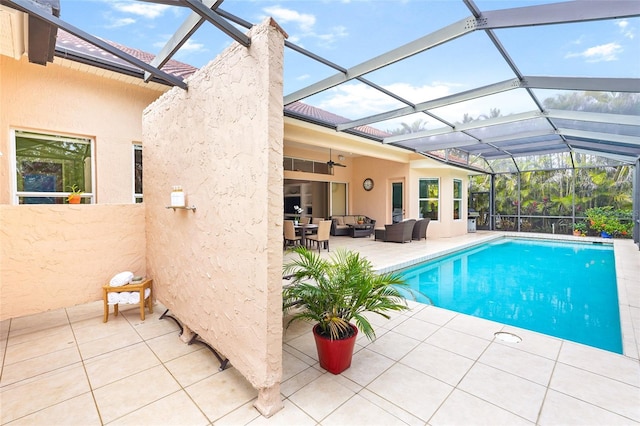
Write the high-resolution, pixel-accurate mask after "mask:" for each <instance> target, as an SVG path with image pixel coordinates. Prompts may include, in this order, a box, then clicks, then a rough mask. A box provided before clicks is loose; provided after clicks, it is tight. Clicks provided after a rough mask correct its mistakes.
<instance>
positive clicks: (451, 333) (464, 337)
mask: <svg viewBox="0 0 640 426" xmlns="http://www.w3.org/2000/svg"><path fill="white" fill-rule="evenodd" d="M424 342H425V343H429V344H431V345H434V346H438V347H439V348H442V349H446V350H448V351H450V352H455V353H457V354H458V355H462V356H464V357H467V358H469V359H473V360H476V359H478V357H479V356H480V355H481V354H482V352H484V351H485V349H486V348H487V347H488V346H489V344H490V343H491V342H490V341H489V340H485V339H480V338H479V337H473V336H471V335H469V334H465V333H461V332H459V331H456V330H451V329H449V328H446V327H443V328H441V329H439V330H438V331H436V332H435V333H433V334H432V335H431V336H429V337H428V338H427V339H426V340H425V341H424Z"/></svg>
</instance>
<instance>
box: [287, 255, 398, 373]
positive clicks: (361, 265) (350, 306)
mask: <svg viewBox="0 0 640 426" xmlns="http://www.w3.org/2000/svg"><path fill="white" fill-rule="evenodd" d="M294 251H295V252H296V253H297V255H298V256H297V258H294V259H293V260H292V261H290V262H289V263H287V264H286V265H285V266H284V267H283V271H284V275H285V276H291V277H292V278H293V280H292V282H291V285H289V286H287V287H285V288H284V289H283V292H282V297H283V310H284V313H285V314H289V315H290V318H289V319H288V322H287V327H288V326H289V325H290V324H291V323H292V322H294V321H297V320H306V321H313V322H315V323H316V324H315V326H314V327H313V334H314V338H315V342H316V348H317V351H318V358H319V361H320V366H321V367H322V368H324V369H325V370H327V371H329V372H330V373H333V374H340V373H341V372H342V371H344V370H346V369H347V368H349V367H350V366H351V358H352V356H353V350H354V347H355V340H356V336H357V334H358V330H360V331H362V332H363V333H364V335H365V336H367V338H368V339H369V340H374V339H375V331H374V330H373V327H372V326H371V323H370V322H369V320H368V319H367V317H366V316H365V315H364V314H365V313H367V312H370V313H375V314H378V315H381V316H383V317H385V318H387V319H388V318H390V317H389V314H388V312H389V311H403V310H406V309H408V306H407V303H406V300H405V298H404V297H403V296H402V294H401V293H400V291H399V290H398V288H400V287H406V286H407V284H406V283H405V282H404V280H403V279H402V278H401V277H400V276H399V275H396V274H392V273H385V274H378V273H376V272H375V271H374V270H373V267H372V264H371V262H370V261H369V260H367V259H366V258H363V257H360V254H359V253H357V252H352V251H347V250H344V249H339V250H337V251H336V252H334V253H333V254H332V255H331V256H330V258H328V259H325V258H322V257H321V256H320V255H319V254H316V253H315V252H313V251H309V250H307V249H306V248H305V247H296V248H295V249H294ZM353 322H355V324H353Z"/></svg>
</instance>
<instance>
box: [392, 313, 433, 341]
mask: <svg viewBox="0 0 640 426" xmlns="http://www.w3.org/2000/svg"><path fill="white" fill-rule="evenodd" d="M439 328H440V327H439V326H437V325H435V324H432V323H429V322H426V321H422V320H419V319H416V318H413V317H409V318H407V320H406V321H404V322H402V323H401V324H398V325H397V326H395V327H394V328H393V331H395V332H396V333H400V334H402V335H404V336H407V337H411V338H412V339H416V340H419V341H423V340H424V339H426V338H427V337H429V336H431V335H432V334H433V333H435V332H436V331H437V330H438V329H439Z"/></svg>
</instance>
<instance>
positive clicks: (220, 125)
mask: <svg viewBox="0 0 640 426" xmlns="http://www.w3.org/2000/svg"><path fill="white" fill-rule="evenodd" d="M250 35H251V39H252V42H251V47H250V48H248V49H247V48H245V47H242V46H240V45H237V44H234V45H232V46H231V47H230V48H228V49H227V50H226V51H225V52H223V53H222V54H221V55H220V56H219V57H218V58H217V59H216V60H214V61H213V62H211V63H209V64H208V65H206V66H205V67H203V68H202V69H201V70H200V71H199V72H197V73H196V74H194V75H193V76H192V77H190V78H189V80H188V85H189V90H188V91H184V90H181V89H178V88H174V89H172V90H171V91H170V92H168V93H167V94H165V95H164V96H162V97H161V98H160V99H159V100H158V101H156V102H154V103H153V104H152V105H150V106H149V108H147V109H146V110H145V114H144V117H143V134H144V143H145V176H144V187H145V204H146V207H147V240H148V246H147V263H148V267H149V271H150V275H151V276H152V277H153V278H154V283H155V290H156V295H157V297H158V299H159V300H160V301H161V302H162V303H163V304H165V306H167V307H168V308H169V309H170V310H171V312H172V313H173V314H174V315H175V316H176V317H177V318H179V319H180V321H181V322H182V323H183V324H185V325H186V326H187V327H188V328H190V329H191V330H192V331H194V332H196V333H198V334H199V335H200V336H201V338H203V339H204V340H205V341H207V342H208V343H210V344H211V345H212V346H213V347H215V348H216V349H218V350H219V351H220V352H221V353H222V354H224V355H225V356H226V357H228V358H229V359H230V360H231V363H232V364H233V366H234V367H235V368H237V369H238V370H239V371H240V372H241V373H242V374H243V375H244V376H245V377H246V378H247V379H248V380H249V381H250V382H251V383H252V384H253V386H254V387H256V388H257V389H259V390H260V393H259V401H258V403H257V404H260V400H261V398H263V399H264V398H269V396H268V395H271V396H272V397H273V400H272V401H270V402H269V404H271V405H272V406H271V407H267V408H266V410H269V409H279V408H280V407H281V402H280V396H279V382H280V378H281V375H282V362H281V361H282V295H281V291H282V288H281V283H282V278H281V277H282V260H283V258H282V224H281V218H282V208H283V201H282V193H283V192H282V185H283V181H282V175H283V169H282V149H283V148H282V144H283V142H282V141H283V122H282V119H283V118H282V108H283V104H282V99H283V98H282V65H283V49H284V39H283V34H282V33H281V32H280V31H279V30H278V29H277V28H276V27H275V26H274V24H272V25H269V24H267V23H263V24H261V25H259V26H256V27H254V28H253V29H252V30H251V32H250ZM173 185H181V186H182V187H183V189H184V191H185V193H186V198H187V204H188V205H194V206H195V207H196V208H197V210H196V211H195V212H192V211H188V210H177V211H173V210H172V209H167V208H166V206H167V205H169V201H170V192H171V187H172V186H173ZM260 408H262V409H263V410H264V409H265V407H264V406H263V407H259V409H260ZM263 412H264V411H263Z"/></svg>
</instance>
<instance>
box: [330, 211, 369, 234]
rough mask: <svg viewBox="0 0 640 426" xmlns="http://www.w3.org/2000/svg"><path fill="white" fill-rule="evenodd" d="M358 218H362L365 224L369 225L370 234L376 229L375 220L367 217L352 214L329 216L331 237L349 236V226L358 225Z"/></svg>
mask: <svg viewBox="0 0 640 426" xmlns="http://www.w3.org/2000/svg"><path fill="white" fill-rule="evenodd" d="M358 218H362V219H363V221H364V223H365V224H370V225H371V227H370V230H371V233H373V229H374V228H375V227H376V221H375V219H371V218H370V217H368V216H364V215H359V214H354V215H343V216H331V235H334V236H336V235H350V232H349V228H350V227H349V225H355V224H357V223H358Z"/></svg>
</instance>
